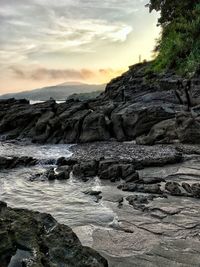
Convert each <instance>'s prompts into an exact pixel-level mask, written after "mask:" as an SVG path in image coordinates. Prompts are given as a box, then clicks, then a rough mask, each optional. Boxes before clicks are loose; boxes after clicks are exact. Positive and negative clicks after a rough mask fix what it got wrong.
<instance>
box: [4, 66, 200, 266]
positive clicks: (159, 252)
mask: <svg viewBox="0 0 200 267" xmlns="http://www.w3.org/2000/svg"><path fill="white" fill-rule="evenodd" d="M199 92H200V78H199V76H198V75H196V76H194V77H193V78H192V79H190V80H185V79H182V78H180V77H178V76H176V75H175V74H174V73H165V74H163V75H158V74H155V73H150V72H149V71H148V63H145V64H138V65H135V66H133V67H130V69H129V71H128V72H126V73H125V74H123V75H122V76H121V77H118V78H116V79H114V80H113V81H111V83H109V84H108V85H107V87H106V90H105V92H103V93H102V94H101V95H100V96H99V97H97V98H96V99H93V100H87V101H77V100H73V99H72V100H68V101H66V102H65V103H62V104H57V103H56V102H55V101H54V100H49V101H47V102H44V103H38V104H34V105H30V103H29V102H28V101H26V100H15V99H8V100H0V136H1V140H4V141H6V140H15V141H16V140H17V141H19V142H22V144H26V143H25V142H29V143H30V142H32V143H36V144H37V145H38V144H47V143H48V144H52V145H54V144H69V143H71V144H73V143H77V144H78V145H72V146H71V147H70V149H71V152H72V156H71V157H65V156H64V155H63V157H59V158H56V157H55V156H54V155H53V154H52V158H50V157H48V160H45V159H44V160H43V159H42V157H40V160H38V159H37V158H35V157H30V156H29V154H28V155H27V151H28V150H27V151H26V153H25V156H24V153H23V154H22V155H16V154H15V155H10V156H8V155H7V156H5V155H1V157H0V171H1V173H2V176H1V177H3V179H6V178H7V175H8V173H9V171H10V172H12V173H14V174H15V171H16V173H19V174H22V173H23V175H26V174H30V170H28V169H29V168H30V169H31V175H29V179H28V181H26V182H27V183H30V184H28V186H27V188H26V190H27V192H28V193H27V192H25V195H27V194H30V190H32V188H34V187H31V183H32V184H33V183H38V182H39V181H40V182H41V181H43V182H44V183H45V185H46V186H47V185H48V186H49V187H50V186H52V188H53V187H54V188H56V186H59V188H62V187H70V186H72V185H73V189H74V188H75V186H77V187H79V190H80V192H79V194H78V197H82V198H84V197H85V199H84V200H86V198H87V200H88V199H91V201H92V203H93V202H94V203H95V205H96V206H95V207H96V208H99V207H101V206H104V208H105V209H104V210H103V211H105V210H108V209H109V211H112V216H110V218H112V221H109V223H108V224H106V225H105V224H103V226H102V225H98V224H95V225H94V221H92V222H90V221H89V222H87V223H86V222H85V224H84V223H83V222H84V220H83V221H82V224H80V225H76V224H74V225H73V231H74V232H75V233H76V234H77V236H78V237H79V239H80V240H81V242H82V244H83V245H84V246H89V247H92V249H90V248H87V247H84V246H82V245H81V243H80V241H79V239H78V238H77V236H76V235H75V234H74V233H73V232H72V230H71V229H70V228H69V227H67V226H65V225H62V224H59V223H58V222H57V221H56V220H55V219H53V217H51V215H48V214H44V213H38V212H32V211H27V210H24V209H13V208H9V207H7V205H6V204H5V203H4V202H1V203H0V225H1V230H0V265H1V267H7V266H9V267H13V266H15V263H16V262H17V261H18V262H20V264H21V265H20V266H37V267H39V266H45V267H47V266H52V267H53V266H59V267H62V266H63V267H64V266H69V267H71V266H72V267H73V266H74V267H75V266H76V267H78V266H80V267H84V266H85V267H87V266H88V267H90V266H91V267H98V266H99V267H100V266H108V265H109V267H134V266H135V267H140V266H141V267H147V266H148V267H155V266H158V267H159V266H169V267H190V266H196V267H197V266H199V262H200V256H199V255H200V253H199V249H198V248H199V247H200V236H199V230H200V223H199V216H200V210H199V204H200V179H199V178H200V165H199V160H200V146H199V145H198V144H199V143H200V113H199V110H200V109H199V107H200V106H199V105H200V98H199ZM186 143H187V144H186ZM29 149H30V148H29ZM20 151H21V150H20ZM40 156H41V155H40ZM37 165H43V166H42V167H43V168H35V170H34V172H33V173H32V170H33V169H32V168H33V166H34V167H37ZM17 170H21V172H17ZM16 179H17V176H16ZM94 181H97V182H94ZM97 183H98V186H94V184H95V185H96V184H97ZM84 185H87V186H86V187H85V186H84ZM16 186H17V184H16ZM82 187H83V188H87V190H85V189H84V190H82ZM70 188H71V187H70ZM9 189H10V188H8V191H9ZM43 190H44V191H41V192H40V189H38V188H37V189H36V191H37V192H36V191H35V192H34V191H33V192H31V194H33V195H34V193H36V194H38V191H39V194H40V195H42V194H44V192H45V188H44V189H43ZM53 192H54V191H51V192H50V194H51V197H52V195H53ZM16 193H17V190H16V191H14V194H16ZM58 194H59V192H57V197H58V196H59V195H58ZM8 196H10V195H9V194H8ZM53 196H54V195H53ZM2 197H3V198H4V197H5V198H6V193H5V192H4V194H2ZM67 197H68V195H64V196H63V199H62V198H61V199H60V198H59V199H60V201H63V203H64V205H65V204H66V202H64V200H65V201H67V200H66V199H67ZM73 197H74V196H73ZM30 198H31V197H30ZM40 199H42V200H44V198H39V200H40ZM50 199H52V198H50ZM75 199H76V200H77V196H76V198H75ZM29 200H30V199H29ZM72 200H74V198H72ZM37 201H38V199H37ZM67 203H68V202H67ZM69 203H72V202H69ZM78 203H79V202H78ZM89 203H91V202H89ZM81 204H82V205H83V207H84V204H85V203H84V202H83V203H81ZM49 205H51V203H49ZM59 205H60V203H59ZM59 208H60V207H59ZM77 214H78V213H76V215H77ZM101 216H103V213H101ZM93 249H94V250H95V251H98V253H100V254H98V253H97V252H95V251H94V250H93ZM100 255H102V256H100Z"/></svg>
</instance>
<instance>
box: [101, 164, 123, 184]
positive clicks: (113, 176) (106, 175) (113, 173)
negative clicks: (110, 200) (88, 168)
mask: <svg viewBox="0 0 200 267" xmlns="http://www.w3.org/2000/svg"><path fill="white" fill-rule="evenodd" d="M99 178H100V179H102V180H112V181H117V180H120V178H121V172H120V166H119V165H117V164H116V165H113V166H110V167H108V168H107V169H105V170H103V171H102V172H99Z"/></svg>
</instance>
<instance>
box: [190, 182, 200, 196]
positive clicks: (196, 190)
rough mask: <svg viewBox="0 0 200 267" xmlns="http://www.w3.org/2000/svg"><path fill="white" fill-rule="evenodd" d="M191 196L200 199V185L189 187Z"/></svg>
mask: <svg viewBox="0 0 200 267" xmlns="http://www.w3.org/2000/svg"><path fill="white" fill-rule="evenodd" d="M191 190H192V194H193V196H194V197H196V198H200V184H199V183H195V184H192V185H191Z"/></svg>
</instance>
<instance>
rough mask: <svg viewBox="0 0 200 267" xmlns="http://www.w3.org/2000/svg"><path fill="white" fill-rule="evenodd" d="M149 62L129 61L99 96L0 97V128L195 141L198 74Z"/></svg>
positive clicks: (11, 132)
mask: <svg viewBox="0 0 200 267" xmlns="http://www.w3.org/2000/svg"><path fill="white" fill-rule="evenodd" d="M148 68H149V63H145V64H138V65H135V66H132V67H130V69H129V71H127V72H126V73H124V74H123V75H122V76H121V77H118V78H115V79H114V80H112V81H111V82H110V83H109V84H108V85H107V86H106V89H105V92H103V93H102V94H101V95H100V96H99V97H97V98H95V99H90V100H86V101H79V100H76V99H71V100H67V101H66V102H65V103H62V104H57V103H55V101H53V100H51V101H47V102H45V103H41V104H36V105H30V104H29V103H28V101H25V100H23V101H20V100H15V99H10V100H1V101H0V111H1V116H0V134H1V135H3V136H4V137H5V136H6V138H7V139H13V138H18V139H23V138H30V139H31V140H32V141H33V142H37V143H78V142H81V143H86V142H92V141H108V140H113V139H115V140H117V141H127V140H128V141H130V140H136V142H137V143H138V144H155V143H174V142H177V141H179V142H183V143H199V142H200V141H199V140H200V133H199V127H200V126H199V120H200V114H199V108H198V107H199V104H200V98H199V94H200V93H199V92H200V79H199V76H198V74H197V76H194V77H193V78H192V79H191V80H186V79H182V78H181V77H179V76H177V75H176V74H175V73H172V72H168V73H165V74H163V75H160V74H156V73H150V72H149V73H148V72H147V70H148ZM49 96H50V95H49Z"/></svg>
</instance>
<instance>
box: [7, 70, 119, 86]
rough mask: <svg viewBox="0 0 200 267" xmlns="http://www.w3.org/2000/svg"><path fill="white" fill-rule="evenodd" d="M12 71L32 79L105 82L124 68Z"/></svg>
mask: <svg viewBox="0 0 200 267" xmlns="http://www.w3.org/2000/svg"><path fill="white" fill-rule="evenodd" d="M11 70H12V73H13V75H14V77H15V78H16V79H19V80H31V81H44V80H47V81H51V80H53V81H56V80H58V82H59V80H66V81H72V80H73V81H82V82H90V83H105V82H108V81H109V80H110V79H112V78H114V77H116V76H119V75H120V74H121V73H122V72H124V70H122V69H121V70H115V69H111V68H104V69H97V70H91V69H87V68H85V69H80V70H75V69H48V68H35V69H31V70H27V69H25V67H23V68H22V67H20V68H19V67H11Z"/></svg>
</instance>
